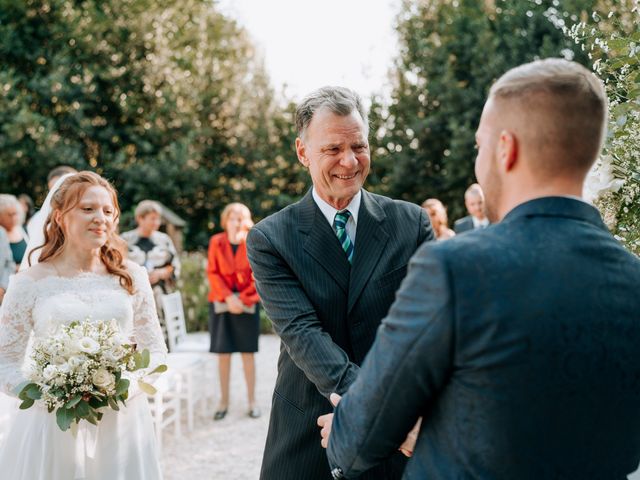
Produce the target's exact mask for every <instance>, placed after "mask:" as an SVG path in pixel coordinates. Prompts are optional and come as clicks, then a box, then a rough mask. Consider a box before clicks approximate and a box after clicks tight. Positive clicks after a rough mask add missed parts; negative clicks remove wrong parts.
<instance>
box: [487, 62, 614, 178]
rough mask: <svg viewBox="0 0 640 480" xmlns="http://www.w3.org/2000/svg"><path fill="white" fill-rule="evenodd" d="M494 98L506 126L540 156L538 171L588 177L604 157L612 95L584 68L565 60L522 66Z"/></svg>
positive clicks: (495, 88) (494, 89) (492, 93)
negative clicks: (609, 102) (609, 95)
mask: <svg viewBox="0 0 640 480" xmlns="http://www.w3.org/2000/svg"><path fill="white" fill-rule="evenodd" d="M489 97H490V98H491V99H493V102H494V105H495V106H496V109H497V111H498V118H499V119H500V118H502V122H501V125H502V126H504V127H505V128H507V129H510V130H514V132H515V134H516V137H517V138H518V140H519V141H520V142H522V143H523V146H524V147H525V148H528V149H529V151H530V152H535V153H534V155H532V157H533V158H532V161H533V162H535V165H532V167H534V168H535V169H536V170H537V171H538V172H540V173H542V174H550V175H555V174H558V173H561V172H584V173H586V172H587V171H588V170H589V168H591V166H592V165H593V163H594V162H595V160H596V158H597V157H598V155H599V153H600V149H601V148H602V142H603V140H604V137H605V133H606V120H607V96H606V93H605V90H604V86H603V84H602V82H601V81H600V79H598V77H596V76H595V75H594V74H593V73H592V72H591V71H589V70H587V69H586V68H585V67H583V66H582V65H580V64H578V63H576V62H571V61H568V60H563V59H560V58H548V59H545V60H537V61H534V62H531V63H527V64H524V65H521V66H519V67H516V68H513V69H511V70H509V71H508V72H507V73H505V74H504V75H502V77H500V78H499V79H498V80H497V81H496V83H495V84H494V85H493V86H492V87H491V91H490V93H489ZM499 121H500V120H499Z"/></svg>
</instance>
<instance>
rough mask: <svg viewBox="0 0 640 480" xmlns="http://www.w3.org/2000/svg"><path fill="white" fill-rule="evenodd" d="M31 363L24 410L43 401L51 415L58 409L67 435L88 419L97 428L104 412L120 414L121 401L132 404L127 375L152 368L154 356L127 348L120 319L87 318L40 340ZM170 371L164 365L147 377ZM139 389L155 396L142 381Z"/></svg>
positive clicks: (24, 389)
mask: <svg viewBox="0 0 640 480" xmlns="http://www.w3.org/2000/svg"><path fill="white" fill-rule="evenodd" d="M31 359H32V361H33V365H32V369H31V374H30V378H29V380H30V383H27V384H26V385H24V386H23V387H22V389H21V391H20V393H19V398H20V399H21V400H22V404H21V405H20V408H21V409H27V408H30V407H31V406H33V404H34V403H35V401H36V400H40V401H43V402H44V404H45V405H46V406H47V409H48V410H49V412H50V413H51V412H53V411H54V410H55V412H56V421H57V423H58V426H59V427H60V429H61V430H63V431H64V430H67V429H68V428H69V427H70V426H71V424H72V423H73V422H75V423H79V422H80V420H82V419H84V420H86V421H88V422H90V423H92V424H94V425H97V424H98V422H99V421H100V420H101V419H102V415H103V414H102V411H101V409H103V408H107V407H110V408H112V409H113V410H119V406H118V403H119V402H120V403H122V404H123V405H126V400H127V398H128V397H129V386H130V381H129V379H127V378H124V376H123V374H125V373H126V372H134V371H136V370H140V369H144V368H147V367H148V366H149V361H150V355H149V351H148V350H143V351H142V352H138V351H137V350H136V346H135V344H129V343H125V342H124V341H123V339H122V337H121V335H120V331H119V327H118V323H117V322H116V321H115V320H111V321H102V320H97V321H94V320H91V319H87V320H85V321H83V322H72V323H71V324H69V325H63V326H61V327H60V329H59V330H58V332H57V333H56V334H55V335H53V336H50V337H48V338H46V339H41V340H39V341H37V342H36V343H35V344H34V349H33V355H32V358H31ZM166 369H167V366H166V365H159V366H158V367H156V368H155V369H154V370H153V371H151V372H149V373H148V374H147V375H150V374H152V373H159V372H164V371H166ZM138 385H139V387H140V389H141V390H142V391H144V392H146V393H149V394H153V393H155V389H154V388H153V386H151V385H150V384H148V383H146V382H144V381H142V380H138Z"/></svg>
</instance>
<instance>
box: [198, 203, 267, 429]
mask: <svg viewBox="0 0 640 480" xmlns="http://www.w3.org/2000/svg"><path fill="white" fill-rule="evenodd" d="M220 224H221V226H222V228H223V229H224V232H223V233H218V234H216V235H213V236H212V237H211V240H210V242H209V261H208V265H207V276H208V277H209V284H210V286H211V290H210V292H209V332H210V334H211V348H210V351H211V352H214V353H218V354H219V355H218V368H219V372H220V390H221V398H220V405H219V407H218V410H217V411H216V413H215V416H214V419H215V420H222V419H223V418H224V417H225V416H226V414H227V409H228V407H229V375H230V370H231V354H232V353H234V352H241V354H242V364H243V366H244V376H245V380H246V382H247V393H248V397H249V416H250V417H252V418H258V417H259V416H260V410H259V409H258V407H257V405H256V402H255V383H256V375H255V360H254V355H253V354H254V353H255V352H257V351H258V336H259V334H260V314H259V310H258V302H259V300H260V299H259V297H258V293H257V292H256V286H255V283H254V280H253V274H252V272H251V267H250V265H249V260H248V258H247V247H246V244H245V239H246V236H247V232H248V230H249V229H250V228H251V226H252V225H253V223H252V222H251V212H250V211H249V209H248V208H247V207H246V206H245V205H243V204H241V203H231V204H229V205H227V206H226V207H225V208H224V210H223V211H222V214H221V216H220Z"/></svg>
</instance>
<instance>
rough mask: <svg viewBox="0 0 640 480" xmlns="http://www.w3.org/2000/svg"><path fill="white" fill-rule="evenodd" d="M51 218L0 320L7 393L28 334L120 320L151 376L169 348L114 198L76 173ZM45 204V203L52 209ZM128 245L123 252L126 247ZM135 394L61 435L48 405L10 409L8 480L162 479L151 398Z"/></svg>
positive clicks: (5, 453)
mask: <svg viewBox="0 0 640 480" xmlns="http://www.w3.org/2000/svg"><path fill="white" fill-rule="evenodd" d="M49 198H50V203H51V211H50V214H49V215H48V217H47V220H46V224H45V229H44V232H45V233H44V245H43V247H42V248H41V250H39V251H38V250H36V251H35V252H34V255H33V256H34V257H35V254H37V253H39V254H40V258H39V263H37V264H36V265H34V266H32V267H30V268H27V269H26V270H24V271H22V272H20V273H18V274H17V275H15V276H14V277H13V278H12V280H11V282H10V284H9V287H8V289H7V293H6V296H5V298H4V301H3V304H2V313H1V316H0V388H1V389H2V390H3V391H5V392H6V393H9V394H11V395H13V396H15V395H16V387H17V386H18V385H20V384H21V383H22V382H24V381H25V380H26V379H25V377H24V374H23V372H22V370H23V368H22V367H23V363H24V360H25V354H26V353H27V352H28V347H27V345H28V343H29V337H30V335H32V334H33V336H34V337H35V338H38V337H44V336H47V335H49V334H50V333H52V332H53V331H55V329H56V328H57V327H58V326H59V325H60V324H66V323H70V322H72V321H74V320H76V321H77V320H84V319H85V318H87V317H89V316H91V317H92V318H93V319H96V320H98V319H104V320H110V319H112V318H115V319H116V320H117V321H118V323H119V325H120V328H121V329H122V331H123V332H124V334H125V335H127V336H128V337H130V338H131V341H132V343H136V344H137V345H138V348H139V349H140V350H142V349H145V348H146V349H148V350H149V351H150V352H151V358H152V360H151V365H150V367H149V369H150V370H152V369H153V368H154V367H155V366H156V365H157V364H159V363H162V361H163V360H164V356H165V354H166V347H165V344H164V339H163V336H162V332H161V330H160V325H159V323H158V318H157V315H156V311H155V304H154V300H153V295H152V293H151V287H150V286H149V280H148V276H147V274H146V272H145V271H144V270H143V269H142V267H139V266H138V265H136V264H134V263H132V262H129V261H126V260H124V257H123V252H125V251H126V245H124V244H123V241H122V240H121V239H120V238H119V237H118V236H117V234H116V232H115V228H116V225H117V223H118V217H119V214H120V211H119V208H118V202H117V198H116V193H115V190H114V189H113V187H112V186H111V185H110V184H109V183H108V182H107V181H106V180H105V179H103V178H102V177H100V176H99V175H97V174H95V173H92V172H80V173H77V174H72V175H69V176H67V177H66V178H64V179H61V180H60V181H59V188H57V189H56V187H54V188H53V189H52V192H51V193H50V194H49V197H48V199H49ZM46 203H47V202H46V201H45V204H46ZM123 247H124V248H123ZM135 383H136V382H132V383H131V385H132V388H131V390H130V392H129V400H128V401H127V406H126V407H124V408H123V407H121V409H120V411H119V412H116V411H114V410H111V409H108V410H106V411H105V413H104V416H103V418H102V421H101V422H100V423H99V424H98V426H97V427H95V426H93V425H91V424H89V423H88V422H85V421H81V422H80V424H79V425H78V428H77V430H75V429H74V432H72V431H71V430H67V431H65V432H63V431H61V430H60V429H59V428H58V426H57V424H56V418H55V415H54V414H53V413H48V412H47V410H46V408H45V407H44V406H42V405H38V403H39V402H36V405H34V406H33V407H31V408H30V409H28V410H18V409H17V408H16V409H15V410H14V411H13V412H12V415H11V416H12V422H11V425H10V427H9V431H8V433H7V435H6V438H5V441H4V443H3V445H2V447H1V449H0V472H2V474H1V476H2V478H10V479H12V480H69V479H87V480H94V479H98V480H102V479H104V480H107V479H109V480H111V479H114V480H117V479H136V480H157V479H160V478H161V477H162V475H161V473H160V466H159V461H158V456H157V450H156V445H155V436H154V431H153V424H152V420H151V414H150V410H149V406H148V404H147V399H146V397H145V395H144V394H142V393H141V392H140V391H136V390H134V389H133V385H135Z"/></svg>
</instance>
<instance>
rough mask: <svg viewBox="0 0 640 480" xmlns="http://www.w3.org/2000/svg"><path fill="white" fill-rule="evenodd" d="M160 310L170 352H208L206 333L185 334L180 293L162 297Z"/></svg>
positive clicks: (185, 327)
mask: <svg viewBox="0 0 640 480" xmlns="http://www.w3.org/2000/svg"><path fill="white" fill-rule="evenodd" d="M162 310H163V311H164V321H165V323H166V324H167V336H168V340H169V351H170V352H208V351H209V334H208V333H207V332H197V333H187V325H186V323H185V320H184V308H183V306H182V296H181V295H180V292H174V293H169V294H168V295H162Z"/></svg>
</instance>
